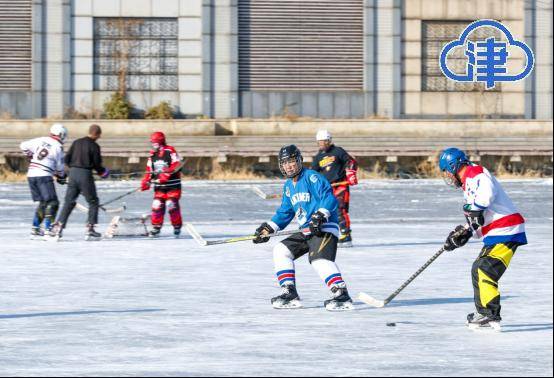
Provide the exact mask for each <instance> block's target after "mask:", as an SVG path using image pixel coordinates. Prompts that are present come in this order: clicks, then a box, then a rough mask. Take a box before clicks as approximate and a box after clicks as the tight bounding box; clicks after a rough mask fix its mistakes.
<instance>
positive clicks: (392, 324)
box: [387, 322, 396, 327]
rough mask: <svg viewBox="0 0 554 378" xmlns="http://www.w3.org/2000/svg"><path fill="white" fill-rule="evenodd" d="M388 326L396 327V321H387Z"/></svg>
mask: <svg viewBox="0 0 554 378" xmlns="http://www.w3.org/2000/svg"><path fill="white" fill-rule="evenodd" d="M387 327H396V323H392V322H391V323H387Z"/></svg>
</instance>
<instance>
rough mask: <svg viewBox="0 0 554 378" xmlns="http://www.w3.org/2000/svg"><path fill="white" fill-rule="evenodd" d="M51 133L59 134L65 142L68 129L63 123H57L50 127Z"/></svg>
mask: <svg viewBox="0 0 554 378" xmlns="http://www.w3.org/2000/svg"><path fill="white" fill-rule="evenodd" d="M50 135H53V136H57V137H58V138H60V141H61V142H62V143H63V142H65V140H66V139H67V129H66V128H65V126H64V125H62V124H61V123H55V124H53V125H52V127H51V128H50Z"/></svg>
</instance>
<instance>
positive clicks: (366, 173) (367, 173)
mask: <svg viewBox="0 0 554 378" xmlns="http://www.w3.org/2000/svg"><path fill="white" fill-rule="evenodd" d="M387 177H388V174H387V172H386V170H385V169H384V167H382V166H381V163H379V161H376V162H375V164H373V167H372V168H371V169H370V170H365V169H363V168H359V169H358V178H359V179H360V180H368V179H373V180H375V179H385V178H387Z"/></svg>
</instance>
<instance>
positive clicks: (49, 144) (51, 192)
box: [20, 123, 67, 238]
mask: <svg viewBox="0 0 554 378" xmlns="http://www.w3.org/2000/svg"><path fill="white" fill-rule="evenodd" d="M66 138H67V129H66V128H65V127H64V126H63V125H60V124H59V123H57V124H54V125H52V127H51V128H50V136H47V137H41V138H35V139H31V140H27V141H25V142H23V143H21V145H20V148H21V150H22V151H23V153H24V154H25V155H27V157H28V158H29V170H28V172H27V180H28V182H29V188H30V189H31V195H32V197H33V201H35V202H38V203H39V205H38V207H37V209H36V211H35V216H34V218H33V227H32V229H31V238H35V237H39V236H42V235H44V230H42V229H41V225H42V223H43V222H44V229H45V230H50V228H51V227H52V224H53V223H54V220H55V218H56V214H57V213H58V208H59V206H60V202H59V201H58V196H57V194H56V188H55V187H54V177H55V178H56V180H57V181H58V183H59V184H61V185H64V184H65V183H66V175H65V171H64V151H63V143H64V142H65V140H66Z"/></svg>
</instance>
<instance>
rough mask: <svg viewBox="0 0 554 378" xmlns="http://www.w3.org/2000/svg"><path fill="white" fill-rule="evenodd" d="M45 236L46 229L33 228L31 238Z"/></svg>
mask: <svg viewBox="0 0 554 378" xmlns="http://www.w3.org/2000/svg"><path fill="white" fill-rule="evenodd" d="M43 237H44V231H43V230H42V229H41V228H40V227H33V228H31V234H30V239H31V240H39V239H43Z"/></svg>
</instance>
